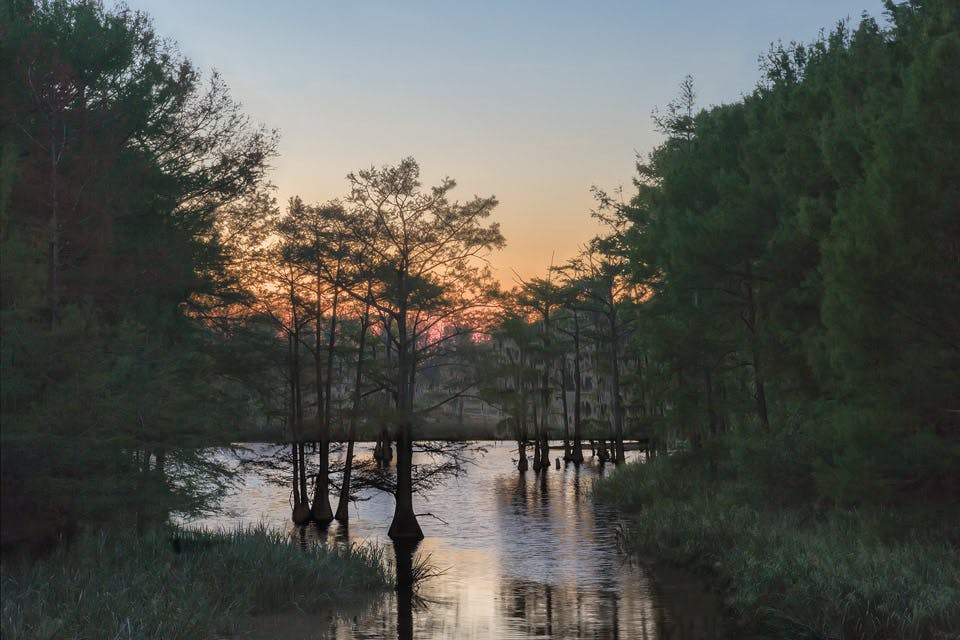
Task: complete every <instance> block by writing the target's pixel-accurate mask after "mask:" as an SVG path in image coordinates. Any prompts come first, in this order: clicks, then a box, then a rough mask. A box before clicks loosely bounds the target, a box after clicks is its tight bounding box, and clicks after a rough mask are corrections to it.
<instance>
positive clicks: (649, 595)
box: [191, 442, 724, 640]
mask: <svg viewBox="0 0 960 640" xmlns="http://www.w3.org/2000/svg"><path fill="white" fill-rule="evenodd" d="M480 444H481V445H482V446H483V447H484V448H485V449H486V452H485V453H480V452H474V453H471V454H470V459H471V462H472V464H469V465H467V466H466V468H465V470H464V473H463V474H462V475H460V476H459V477H456V478H450V479H448V480H447V481H445V482H444V483H442V484H441V485H439V486H437V487H435V488H433V489H431V490H430V491H429V492H427V493H425V494H424V495H421V496H418V498H417V499H416V502H415V505H416V508H417V511H418V512H419V513H430V514H432V515H431V516H427V515H424V516H421V517H420V523H421V525H422V527H423V531H424V534H425V535H426V539H425V540H424V541H423V542H421V543H420V544H419V546H418V547H417V548H416V549H414V550H412V553H410V552H408V553H404V551H403V550H400V551H399V552H398V554H399V556H395V555H394V547H393V546H392V544H391V543H390V540H389V538H387V535H386V532H387V529H388V527H389V525H390V520H391V517H392V515H393V497H392V496H391V495H389V494H384V493H380V492H375V491H371V492H369V493H368V494H365V495H364V496H363V497H364V498H367V499H366V500H364V501H362V502H358V503H356V504H355V505H354V506H353V507H352V510H351V521H350V526H349V529H348V530H344V529H343V528H341V527H339V526H338V525H337V523H333V524H332V525H331V527H330V528H329V530H328V531H326V532H318V531H317V530H316V529H315V528H314V529H311V530H308V531H305V532H300V531H298V530H296V529H295V528H294V527H293V525H292V524H291V523H290V519H289V518H290V503H289V489H288V488H285V487H282V486H278V485H276V484H273V483H271V482H268V481H267V480H266V479H265V478H264V477H263V476H262V475H260V472H258V471H256V470H253V469H251V470H248V471H245V472H244V480H245V482H244V485H243V487H242V488H240V489H238V490H237V491H236V492H234V493H232V494H231V495H229V496H227V497H226V499H225V500H224V502H223V504H222V507H223V508H222V511H221V513H220V514H218V515H216V516H211V517H207V518H204V519H199V520H194V521H192V523H191V524H192V525H193V526H202V527H212V528H216V527H228V528H232V527H235V526H237V525H243V524H256V523H259V522H264V523H266V524H267V525H268V526H272V527H283V528H287V529H289V530H290V531H291V535H293V536H297V537H300V536H301V535H303V536H306V537H310V538H314V537H319V538H320V539H321V540H322V541H326V542H327V543H330V544H332V543H334V542H335V541H340V542H342V541H344V540H349V541H355V542H374V543H376V544H381V545H383V546H384V548H385V549H388V550H389V553H388V555H390V556H393V557H398V561H399V562H400V564H401V565H403V564H404V563H405V562H410V561H411V560H412V562H413V563H414V564H419V565H421V566H426V567H427V568H428V570H429V571H431V572H432V573H433V574H435V575H433V577H431V578H430V579H428V580H425V581H423V582H422V583H421V584H420V585H419V587H418V588H417V589H416V591H415V592H413V593H410V592H409V591H402V590H401V591H398V592H390V593H388V594H386V595H385V596H384V597H383V598H382V599H381V600H380V601H379V602H377V603H375V604H374V605H373V606H371V607H368V608H367V609H365V610H357V611H351V612H350V613H348V614H346V615H326V616H303V615H296V614H286V615H284V616H278V617H274V618H269V619H263V620H261V621H260V624H261V626H262V627H263V628H262V629H261V633H262V637H264V638H266V637H277V638H285V639H287V640H291V639H296V638H314V639H315V638H336V639H338V640H340V639H348V638H356V639H359V638H364V639H374V638H377V639H380V638H383V639H386V638H398V639H400V640H404V639H405V638H417V639H421V640H424V639H430V640H432V639H439V638H462V639H480V638H502V639H519V638H525V639H529V638H543V639H554V638H556V639H560V638H598V639H599V638H619V639H623V640H631V639H634V638H636V639H643V640H654V639H656V640H699V639H701V638H717V637H723V635H724V634H723V630H722V625H723V619H722V616H721V615H720V612H719V607H718V606H717V602H716V598H715V597H714V595H713V594H711V593H709V592H707V591H705V590H704V589H703V587H702V585H701V584H699V583H698V582H697V581H695V580H692V579H691V578H689V577H688V576H685V575H683V574H682V573H679V572H672V571H660V570H657V571H656V572H653V571H651V570H650V569H648V568H647V567H645V566H644V565H641V564H638V563H636V562H633V561H631V559H630V558H628V557H627V556H626V555H624V554H623V553H621V552H620V551H619V550H618V548H617V527H618V520H617V515H616V513H614V512H613V511H611V510H610V509H608V508H606V507H605V506H603V505H600V504H597V503H595V502H594V501H593V500H591V499H590V497H589V490H590V485H591V483H592V482H593V480H594V479H595V478H596V477H597V476H598V475H599V474H602V473H604V471H605V469H604V468H603V467H601V466H598V465H596V464H584V465H583V466H581V467H580V468H577V467H575V466H573V465H567V466H566V467H565V468H561V469H559V470H557V469H555V468H554V467H551V468H550V470H549V471H547V472H546V473H544V474H540V475H539V476H538V475H536V474H534V473H533V472H532V471H528V472H527V473H526V474H523V475H521V474H519V473H518V472H517V471H516V460H515V459H516V455H517V454H516V448H515V447H512V446H510V445H509V444H507V443H497V442H484V443H480ZM247 446H248V447H249V449H248V452H247V453H246V454H245V455H247V456H266V455H269V454H271V453H272V452H273V451H275V447H274V446H273V445H263V444H258V445H247ZM360 452H361V455H371V453H372V445H369V446H368V445H362V446H361V447H360ZM552 453H553V457H556V456H557V455H559V453H560V452H557V451H554V452H552ZM634 455H635V454H634ZM242 468H246V467H242ZM609 469H612V465H608V466H607V470H609ZM334 504H335V503H334ZM411 556H412V557H411ZM271 634H272V635H271ZM258 637H260V636H258Z"/></svg>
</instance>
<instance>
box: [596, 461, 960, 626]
mask: <svg viewBox="0 0 960 640" xmlns="http://www.w3.org/2000/svg"><path fill="white" fill-rule="evenodd" d="M695 458H696V455H695V454H677V455H675V456H672V457H670V458H661V459H657V460H654V461H652V462H650V463H646V464H635V465H628V466H627V467H625V468H622V469H619V470H617V472H616V473H614V474H612V475H610V476H608V477H607V478H604V479H602V480H600V481H598V483H597V484H596V485H595V488H594V490H595V495H596V497H597V498H598V499H600V500H604V501H607V502H610V503H613V504H615V505H617V506H618V507H619V508H620V509H621V510H622V511H623V512H625V513H628V514H629V516H628V524H627V525H626V526H625V527H624V528H623V529H622V531H623V533H622V537H623V540H622V542H623V543H624V546H625V547H626V548H628V549H630V550H633V551H635V552H638V553H642V554H644V555H648V556H655V557H658V558H663V559H667V560H671V561H673V562H676V563H678V564H683V565H686V566H688V567H691V568H693V569H695V570H700V571H702V572H706V573H709V574H711V575H712V576H713V577H714V578H716V579H717V581H718V583H719V585H720V587H721V588H722V589H723V591H724V595H725V596H726V602H727V604H728V605H729V606H730V607H731V609H733V611H734V612H735V613H736V614H737V615H738V616H739V617H740V618H741V619H742V620H743V621H745V622H748V623H751V624H754V625H756V626H759V627H761V628H765V629H766V630H767V631H768V632H772V633H773V634H774V637H778V638H831V639H832V638H864V639H880V638H902V639H905V640H906V639H927V638H931V639H934V638H944V639H945V638H960V553H958V546H957V543H958V540H957V535H958V533H957V522H960V510H958V509H956V508H933V507H930V506H929V505H928V506H926V507H922V506H914V507H909V506H904V507H899V508H890V507H887V508H880V507H876V508H872V509H865V510H864V509H841V508H832V507H825V506H822V505H820V506H818V505H814V504H810V503H803V502H799V501H798V502H795V503H792V504H784V503H778V502H777V501H772V500H768V501H762V500H760V499H757V498H754V499H745V498H744V496H745V495H746V494H748V493H749V491H745V490H744V488H743V487H741V486H739V485H738V480H737V479H736V478H734V477H731V476H729V475H727V476H725V475H724V474H723V471H722V469H721V470H720V472H718V473H711V472H710V471H709V470H708V469H709V465H706V464H702V463H703V462H704V461H703V460H696V459H695Z"/></svg>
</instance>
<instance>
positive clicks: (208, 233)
mask: <svg viewBox="0 0 960 640" xmlns="http://www.w3.org/2000/svg"><path fill="white" fill-rule="evenodd" d="M0 11H2V12H3V24H4V38H3V41H2V42H0V75H2V76H3V78H4V82H3V90H2V93H0V109H2V112H3V113H4V121H5V124H6V125H7V126H4V127H3V128H2V130H0V255H2V274H0V278H2V286H3V299H2V303H0V320H2V341H0V343H2V346H0V365H2V366H0V372H2V373H0V376H2V378H0V382H2V390H0V394H2V412H0V413H2V424H3V431H2V442H3V446H2V456H3V457H2V463H3V464H2V474H3V478H2V490H3V491H2V493H3V499H2V503H3V507H2V508H3V543H4V548H5V549H6V548H7V547H9V546H17V545H19V544H20V543H22V542H25V541H32V542H30V544H40V546H43V544H45V543H44V542H43V540H44V539H45V538H55V537H56V536H57V535H59V533H63V532H64V531H69V530H71V529H73V528H75V527H76V526H77V525H78V524H80V525H83V524H85V523H87V522H89V521H93V520H101V521H102V520H104V519H111V518H114V517H123V516H124V515H126V516H128V517H129V516H132V515H133V514H132V513H130V512H131V511H132V512H134V513H135V514H136V516H137V519H138V523H141V524H143V523H144V522H146V521H148V520H152V519H162V518H163V517H164V516H165V514H166V511H167V510H168V509H173V508H177V509H180V508H183V509H191V508H195V507H198V506H201V505H202V503H203V494H204V493H206V492H207V490H208V489H209V488H210V487H216V486H217V485H218V483H220V480H218V478H220V479H221V480H222V478H223V475H222V473H221V471H222V470H218V469H217V468H216V466H215V465H209V464H208V463H207V462H206V461H205V460H203V459H202V457H200V456H199V455H198V454H197V452H196V447H197V446H198V445H204V446H207V445H210V444H214V443H216V442H223V441H225V440H226V439H227V437H228V436H227V429H229V428H230V426H231V425H232V424H233V422H234V421H235V420H236V416H238V415H239V414H240V412H241V411H242V410H243V408H242V407H240V406H237V405H236V404H231V403H229V402H227V400H231V399H234V398H236V397H237V396H238V395H240V391H239V389H238V384H237V381H236V380H234V379H231V378H228V377H225V376H222V375H221V370H220V366H219V362H218V357H219V352H218V350H217V349H216V348H215V347H216V345H217V343H218V342H222V339H221V337H220V336H218V335H216V334H214V333H212V332H211V331H210V330H209V324H207V323H203V322H198V320H199V319H200V318H201V317H202V316H203V315H205V314H206V312H207V310H208V309H209V308H210V307H211V306H212V304H213V303H214V302H215V300H214V299H215V298H216V297H217V296H218V295H220V294H224V295H226V294H228V293H230V292H229V291H228V286H229V283H228V282H227V281H226V280H225V279H224V276H223V274H224V271H225V268H224V261H225V259H226V256H227V255H228V253H229V252H228V247H227V244H226V243H225V242H224V241H223V239H222V237H221V235H220V233H219V231H220V229H221V228H223V226H224V225H223V224H222V223H221V220H222V219H223V218H224V217H225V215H226V207H227V205H231V204H235V203H237V202H238V201H241V200H245V199H249V198H255V196H256V193H257V189H258V188H259V184H260V182H261V180H262V178H263V175H264V171H265V169H266V159H267V158H268V157H269V156H270V155H271V154H272V153H273V147H274V144H275V139H274V136H273V134H272V133H270V132H267V131H265V130H263V129H262V128H259V129H258V128H255V127H253V126H251V125H250V124H249V123H248V121H247V119H246V117H245V116H243V114H242V113H241V112H240V111H239V108H238V106H237V105H236V104H235V103H234V102H233V101H232V100H231V98H230V96H229V93H228V92H227V89H226V87H225V85H224V84H223V83H222V81H221V80H220V79H219V78H217V77H216V76H214V77H213V78H211V79H210V81H209V84H207V85H206V86H205V85H204V82H205V81H204V79H203V78H202V77H201V75H200V74H199V73H198V72H197V71H196V70H195V69H194V68H193V67H192V66H191V64H190V63H189V61H187V60H184V59H183V58H181V56H180V55H179V54H178V53H177V51H176V50H175V49H174V48H173V46H172V45H171V44H169V43H168V42H167V41H165V40H163V39H161V38H159V37H158V36H157V35H156V34H155V33H154V31H153V29H152V27H151V24H150V21H149V19H148V18H147V17H146V16H144V15H143V14H140V13H136V12H132V11H129V10H126V9H109V8H105V7H104V6H103V5H102V4H101V3H99V2H93V1H85V0H72V1H71V0H52V1H38V2H15V3H5V4H4V5H3V8H2V9H0ZM168 467H169V468H174V467H177V468H181V467H182V468H185V469H190V470H191V472H190V473H188V474H187V475H188V476H190V475H191V473H194V472H196V473H200V474H201V475H205V476H207V479H208V480H209V481H210V482H212V484H210V482H197V483H193V482H187V483H181V484H179V485H178V484H176V483H174V482H171V481H170V480H169V478H167V477H166V475H165V474H166V471H167V469H168ZM201 486H205V487H206V488H205V489H200V487H201ZM44 529H46V531H44ZM58 530H59V531H58Z"/></svg>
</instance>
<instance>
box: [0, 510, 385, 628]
mask: <svg viewBox="0 0 960 640" xmlns="http://www.w3.org/2000/svg"><path fill="white" fill-rule="evenodd" d="M174 538H176V543H175V544H174V543H172V541H173V539H174ZM175 546H177V547H178V548H179V553H178V552H177V551H176V550H175V548H174V547H175ZM384 566H385V565H384V563H383V562H382V557H381V554H380V551H379V550H376V549H372V548H369V547H359V546H353V547H349V548H340V549H336V548H330V549H327V548H323V547H319V546H311V547H309V548H307V549H301V548H300V547H299V546H298V545H296V544H293V543H291V542H290V540H289V539H288V537H287V536H285V535H283V534H281V533H278V532H273V531H269V530H267V529H265V528H264V527H255V528H248V529H244V530H237V531H233V532H217V533H196V532H185V531H175V532H173V533H172V534H171V533H170V532H152V533H148V534H145V535H144V536H141V537H137V536H136V535H134V534H133V533H122V534H121V533H110V534H108V533H104V532H101V533H98V534H92V535H88V536H87V537H84V538H81V539H80V540H79V541H77V542H75V543H74V544H73V545H71V546H70V547H69V548H61V549H58V550H57V551H56V552H54V553H53V554H52V555H50V556H48V557H46V558H43V559H41V560H39V561H37V562H35V563H33V564H32V565H11V564H9V563H7V564H4V566H3V568H2V569H3V570H2V585H3V589H2V591H3V597H2V601H3V609H2V615H3V618H2V627H0V628H2V636H3V638H9V639H10V640H14V639H37V640H40V639H51V640H52V639H54V638H57V639H60V638H75V639H81V638H90V639H98V640H99V639H102V638H115V639H127V638H130V639H133V638H137V639H140V638H157V639H160V638H163V639H169V640H172V639H180V638H184V639H185V638H214V637H217V636H223V635H228V634H237V633H242V631H243V630H244V629H245V627H246V625H247V622H248V617H249V616H251V615H255V614H259V613H269V612H279V611H285V610H304V611H316V610H318V609H322V608H325V607H328V606H330V605H333V604H336V603H339V602H343V601H350V600H356V599H359V598H362V597H364V596H369V595H371V594H373V593H376V592H380V591H383V590H385V589H387V588H389V586H390V584H391V576H389V575H387V570H386V569H385V568H384Z"/></svg>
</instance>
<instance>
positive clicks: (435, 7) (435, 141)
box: [130, 0, 882, 285]
mask: <svg viewBox="0 0 960 640" xmlns="http://www.w3.org/2000/svg"><path fill="white" fill-rule="evenodd" d="M130 5H131V7H132V8H134V9H142V10H145V11H146V12H147V13H149V14H150V15H152V16H153V18H154V22H155V26H156V29H157V32H158V33H159V34H161V35H163V36H165V37H169V38H172V39H173V40H175V41H177V42H178V43H179V45H180V49H181V50H182V51H183V53H184V54H185V55H186V56H187V57H189V58H190V59H192V60H193V61H194V62H195V63H196V64H197V65H198V66H199V67H200V68H202V69H210V68H215V69H217V70H219V71H220V72H221V73H222V75H223V77H224V78H225V80H226V81H227V83H228V85H229V86H230V87H231V89H232V91H233V94H234V97H235V98H236V99H238V100H239V101H240V102H242V103H243V105H244V110H245V112H246V113H248V114H249V115H250V116H251V117H252V118H254V119H255V120H257V121H260V122H263V123H265V124H267V125H268V126H270V127H276V128H277V129H279V130H280V133H281V136H282V138H281V142H280V157H279V158H277V159H276V160H275V161H274V163H273V164H274V167H275V169H274V172H273V174H272V177H271V179H272V181H273V183H274V184H276V186H277V197H278V199H279V200H280V201H281V202H285V201H286V200H287V198H289V197H290V196H292V195H296V194H298V195H300V196H302V197H303V198H304V200H306V201H308V202H316V201H323V200H327V199H331V198H335V197H342V196H343V195H344V194H345V192H346V181H345V180H344V176H345V175H346V174H347V173H348V172H349V171H352V170H355V169H359V168H364V167H368V166H370V165H382V164H388V163H391V164H392V163H396V162H397V161H399V160H400V159H401V158H402V157H404V156H413V157H415V158H416V159H417V160H418V161H419V163H420V166H421V170H422V178H423V181H424V183H425V184H427V185H429V184H434V183H436V182H438V181H439V179H441V178H442V177H443V176H445V175H449V176H451V177H453V178H455V179H456V180H457V182H458V185H459V187H458V189H457V190H456V192H455V195H456V196H457V197H458V198H460V199H467V198H470V197H471V196H473V195H474V194H477V195H481V196H486V195H491V194H493V195H496V196H497V198H498V199H499V201H500V205H499V207H498V208H497V210H496V213H495V218H496V219H497V220H498V221H500V223H501V225H502V228H503V232H504V235H505V236H506V238H507V248H506V249H505V250H503V251H502V252H499V253H498V254H497V255H495V256H494V258H493V264H494V266H495V267H496V268H497V271H496V275H497V276H498V277H499V278H500V279H501V281H503V282H504V283H505V284H507V285H509V284H511V283H512V282H513V281H514V275H513V272H514V271H515V272H517V273H518V274H520V275H521V276H523V277H525V278H526V277H530V276H533V275H541V274H542V273H543V272H544V270H545V269H546V267H547V266H548V265H549V264H550V261H551V256H553V261H554V263H557V264H559V263H562V262H564V261H565V260H567V259H568V258H570V257H572V256H573V255H574V254H575V253H576V252H577V249H578V246H579V245H581V244H582V243H583V242H585V241H586V240H587V239H589V237H590V236H592V235H593V234H595V233H596V232H597V227H596V226H595V224H594V223H593V222H592V221H591V219H590V216H589V212H590V210H591V208H592V207H593V200H592V197H591V195H590V187H591V185H597V186H599V187H601V188H603V189H606V190H608V191H609V190H614V189H616V188H617V187H618V186H621V185H622V186H623V187H624V192H625V194H626V195H627V196H629V194H630V192H631V189H632V185H631V182H630V181H631V178H632V175H633V167H634V162H635V157H636V154H637V153H639V154H641V155H646V154H647V153H648V152H649V151H650V150H651V149H652V147H653V146H654V145H655V144H656V143H657V142H658V140H659V137H658V135H657V133H656V132H655V131H654V127H653V124H652V122H651V118H650V114H651V111H652V110H653V109H654V108H655V107H657V106H661V107H662V106H664V105H665V104H666V103H668V102H669V101H670V100H671V99H673V98H674V97H675V96H676V93H677V87H678V84H679V83H680V81H681V80H682V79H683V77H684V75H686V74H690V75H692V76H693V78H694V83H695V87H696V90H697V94H698V103H699V105H700V106H709V105H712V104H718V103H722V102H729V101H733V100H736V99H738V98H739V97H740V96H741V95H742V94H743V93H747V92H749V91H750V90H751V89H752V87H753V86H754V84H755V83H756V81H757V79H758V78H759V71H758V58H759V56H760V55H761V54H762V53H764V52H765V51H766V50H767V49H768V48H769V46H770V44H771V43H772V42H775V41H777V40H783V41H785V42H788V41H790V40H798V41H803V42H807V41H810V40H811V39H813V38H814V37H816V35H817V33H818V31H819V30H820V29H821V28H827V29H829V28H831V27H832V26H833V25H835V24H836V22H837V21H838V20H840V19H843V18H846V17H852V18H854V19H857V18H859V16H860V14H861V13H862V12H863V11H864V10H867V11H868V12H869V13H871V14H873V15H876V16H879V14H881V11H882V6H881V3H880V1H879V0H803V1H800V2H798V1H796V0H762V1H761V0H750V1H747V0H732V1H731V2H712V1H705V0H696V1H694V0H672V1H670V2H667V1H654V0H643V1H640V0H638V1H635V2H612V1H611V2H595V3H588V2H567V1H553V2H548V1H522V0H515V1H513V2H500V1H491V2H469V3H467V2H455V1H453V0H449V1H448V2H420V1H417V2H412V1H411V2H403V1H400V0H396V1H393V2H387V1H377V2H362V1H361V2H346V1H344V2H309V1H307V0H300V1H295V0H274V1H273V2H264V1H262V0H257V1H252V0H201V1H199V2H198V1H197V0H130Z"/></svg>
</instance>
